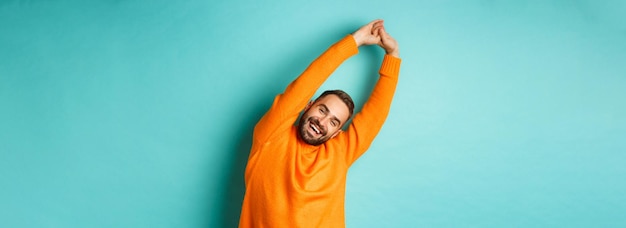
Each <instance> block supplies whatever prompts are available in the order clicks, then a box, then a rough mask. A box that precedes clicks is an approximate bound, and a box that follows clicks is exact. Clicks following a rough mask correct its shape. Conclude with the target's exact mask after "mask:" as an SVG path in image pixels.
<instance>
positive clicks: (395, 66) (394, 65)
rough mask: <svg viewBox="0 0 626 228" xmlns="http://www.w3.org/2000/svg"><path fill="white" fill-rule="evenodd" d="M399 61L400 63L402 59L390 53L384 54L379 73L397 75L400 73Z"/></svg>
mask: <svg viewBox="0 0 626 228" xmlns="http://www.w3.org/2000/svg"><path fill="white" fill-rule="evenodd" d="M400 63H402V59H400V58H396V57H393V56H391V55H385V57H384V58H383V64H382V66H380V74H381V75H389V76H398V74H399V73H400Z"/></svg>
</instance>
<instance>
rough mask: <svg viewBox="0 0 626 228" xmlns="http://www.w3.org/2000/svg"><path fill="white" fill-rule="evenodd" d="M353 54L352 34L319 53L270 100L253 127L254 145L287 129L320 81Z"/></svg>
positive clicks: (354, 48)
mask: <svg viewBox="0 0 626 228" xmlns="http://www.w3.org/2000/svg"><path fill="white" fill-rule="evenodd" d="M357 53H358V48H357V45H356V42H355V40H354V38H353V37H352V35H347V36H345V37H344V38H343V39H341V40H340V41H339V42H337V43H335V44H333V45H332V46H331V47H330V48H328V49H327V50H326V51H325V52H324V53H322V55H320V56H319V57H318V58H317V59H315V60H314V61H313V62H312V63H311V64H310V65H309V66H308V67H307V69H306V70H304V72H302V74H300V76H298V78H296V79H295V80H294V81H293V82H291V84H289V85H288V86H287V88H286V89H285V91H284V92H283V93H282V94H279V95H277V96H276V97H275V98H274V102H273V104H272V107H271V108H270V109H269V111H268V112H267V113H265V115H264V116H263V117H262V118H261V120H259V122H258V123H257V125H256V126H255V128H254V134H253V140H254V141H255V142H257V143H259V142H266V141H269V140H271V138H272V137H273V136H274V134H275V133H276V132H284V131H285V130H288V129H289V128H290V127H291V126H292V125H293V124H294V122H295V121H296V119H297V118H298V115H299V114H300V111H302V109H303V108H304V107H305V106H306V104H307V103H308V101H309V100H310V99H311V97H313V95H314V94H315V92H316V91H317V89H318V88H319V87H320V86H321V85H322V84H323V83H324V81H326V79H327V78H328V77H329V76H330V75H331V74H332V73H333V72H334V71H335V69H337V67H339V65H341V64H342V63H343V62H344V61H345V60H346V59H348V58H349V57H351V56H353V55H355V54H357ZM254 152H255V151H252V152H251V153H254Z"/></svg>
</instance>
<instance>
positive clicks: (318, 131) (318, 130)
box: [309, 122, 322, 135]
mask: <svg viewBox="0 0 626 228" xmlns="http://www.w3.org/2000/svg"><path fill="white" fill-rule="evenodd" d="M309 127H311V129H312V130H313V131H314V132H315V133H316V134H318V135H321V134H322V130H321V129H320V127H319V126H317V125H316V124H314V123H313V122H311V123H309Z"/></svg>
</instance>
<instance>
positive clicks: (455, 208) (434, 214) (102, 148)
mask: <svg viewBox="0 0 626 228" xmlns="http://www.w3.org/2000/svg"><path fill="white" fill-rule="evenodd" d="M513 2H514V1H506V2H504V1H460V0H459V1H437V3H433V2H427V1H411V0H404V1H393V0H390V1H371V2H364V1H342V2H341V3H339V2H337V1H329V0H328V1H326V0H325V1H306V2H302V3H297V2H295V1H275V2H270V1H223V2H221V3H214V2H212V1H179V2H176V1H147V0H132V1H113V0H111V1H91V2H90V3H87V2H85V1H56V2H55V1H36V0H35V1H11V0H7V1H2V3H0V227H234V226H236V223H237V219H238V216H239V210H240V204H241V199H242V197H243V169H244V167H245V162H246V161H245V159H246V156H247V153H248V149H249V146H250V140H251V139H250V137H251V131H252V128H253V126H254V124H255V122H256V121H257V120H258V119H259V118H260V116H261V115H262V114H263V113H264V112H265V110H266V109H267V108H268V107H269V105H270V103H271V101H272V98H273V96H274V95H275V94H277V93H280V92H281V91H282V89H283V88H284V87H285V86H286V85H287V84H288V83H289V82H290V81H291V80H292V79H293V78H294V77H295V76H297V75H298V74H299V73H300V72H301V71H302V70H303V69H304V68H305V67H306V66H307V65H308V63H309V62H310V61H311V60H313V59H314V58H315V57H316V56H317V55H318V54H320V53H321V52H322V51H323V50H324V49H325V48H326V47H328V46H329V45H330V44H332V43H334V42H335V41H337V40H338V39H340V38H341V37H343V36H344V35H345V34H347V33H350V32H352V31H354V30H355V29H356V28H358V27H359V26H360V25H362V24H365V23H367V22H369V21H370V20H372V19H375V18H383V19H385V20H386V26H387V29H388V31H389V32H390V33H391V34H392V35H393V36H395V37H396V39H397V40H398V42H399V43H400V47H401V56H402V57H403V66H402V71H401V80H400V83H399V85H398V89H397V93H396V99H395V100H394V103H393V106H392V110H391V113H390V116H389V118H388V121H387V123H386V125H385V126H384V128H383V129H382V131H381V133H380V135H379V137H378V138H377V139H376V141H375V142H374V144H373V145H372V147H371V149H370V150H369V152H368V153H366V155H364V156H363V157H362V158H361V159H360V160H359V161H358V162H356V163H355V164H354V166H353V167H352V168H351V169H350V172H349V177H348V183H347V184H348V185H347V189H346V192H347V193H346V194H347V199H346V220H347V226H348V227H624V226H626V219H624V217H623V216H624V211H626V181H625V179H624V177H625V176H626V165H625V164H626V140H625V139H626V101H625V100H626V3H624V1H591V0H583V1H525V2H522V1H515V2H516V3H513ZM382 54H383V53H382V51H381V50H380V49H378V48H375V47H366V48H361V53H360V55H358V56H356V57H354V58H352V59H350V60H348V61H347V62H346V63H345V64H344V65H343V66H342V67H341V68H339V69H338V70H337V71H336V73H335V74H334V75H333V76H332V77H331V79H329V80H328V81H327V83H326V84H325V85H324V86H323V88H322V89H329V88H342V89H344V90H346V91H348V92H350V93H351V94H353V96H354V98H355V100H356V101H357V103H358V104H361V103H362V102H363V101H364V99H365V98H366V97H367V94H368V92H369V90H370V89H371V88H372V84H373V83H374V81H375V78H376V75H375V73H376V70H377V68H378V66H379V64H380V60H381V59H382Z"/></svg>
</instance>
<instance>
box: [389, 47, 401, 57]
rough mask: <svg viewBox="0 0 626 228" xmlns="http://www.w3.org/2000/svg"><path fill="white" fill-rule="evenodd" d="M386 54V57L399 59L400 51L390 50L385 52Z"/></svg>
mask: <svg viewBox="0 0 626 228" xmlns="http://www.w3.org/2000/svg"><path fill="white" fill-rule="evenodd" d="M386 52H387V55H391V56H393V57H396V58H400V51H398V49H395V50H391V51H386Z"/></svg>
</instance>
